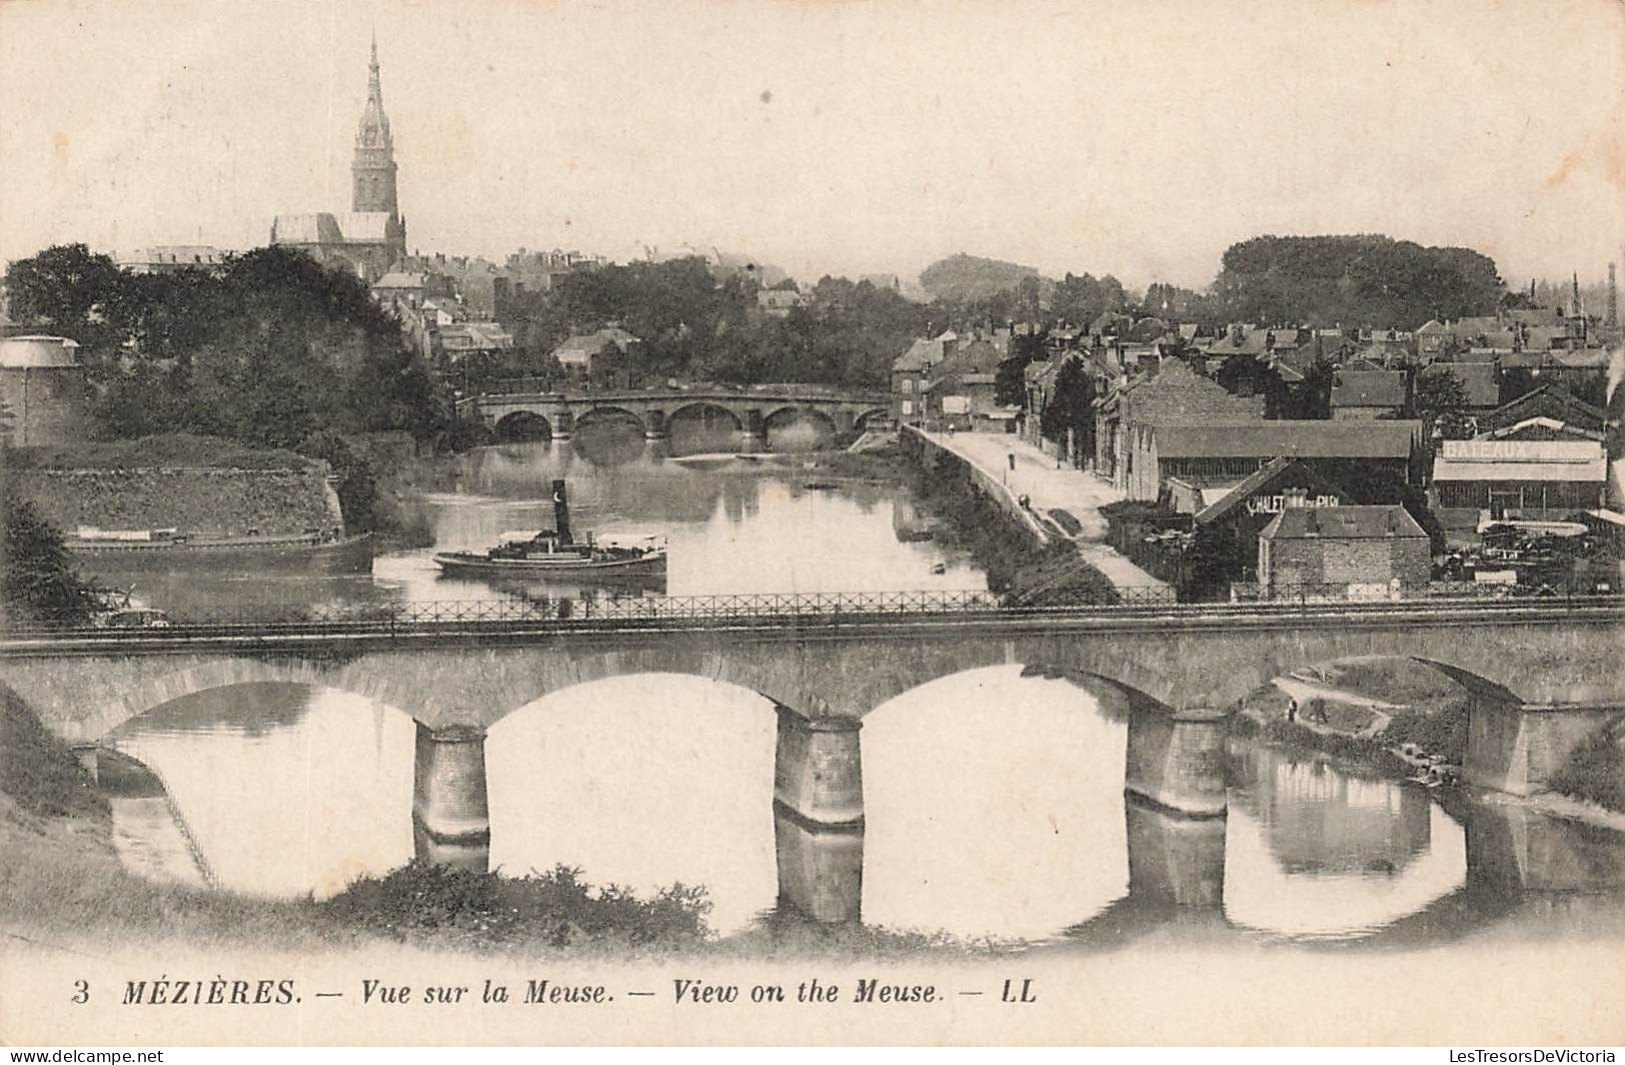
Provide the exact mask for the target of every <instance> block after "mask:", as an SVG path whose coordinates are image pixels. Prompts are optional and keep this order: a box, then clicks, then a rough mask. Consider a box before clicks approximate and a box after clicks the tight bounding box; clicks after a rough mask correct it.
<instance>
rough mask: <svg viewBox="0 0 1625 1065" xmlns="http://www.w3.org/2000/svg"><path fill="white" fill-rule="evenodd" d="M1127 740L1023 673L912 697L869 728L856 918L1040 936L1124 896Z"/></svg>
mask: <svg viewBox="0 0 1625 1065" xmlns="http://www.w3.org/2000/svg"><path fill="white" fill-rule="evenodd" d="M1126 742H1127V728H1126V726H1125V725H1124V724H1123V723H1121V722H1119V721H1113V720H1109V719H1107V718H1106V717H1104V716H1102V715H1100V714H1099V713H1097V712H1096V706H1095V702H1094V700H1093V698H1091V697H1090V696H1089V695H1088V694H1087V693H1085V692H1084V691H1082V690H1081V689H1079V688H1077V687H1075V686H1073V685H1072V684H1069V683H1067V682H1066V681H1063V680H1047V679H1044V678H1039V677H1022V676H1021V668H1020V667H1019V666H1009V667H1000V668H997V669H984V670H976V671H974V672H970V673H963V674H959V675H957V676H953V677H947V678H944V679H942V680H940V681H937V682H934V683H932V684H927V685H924V686H922V687H920V688H916V689H915V690H913V691H911V692H908V693H907V694H905V695H902V696H899V697H898V698H896V699H894V700H892V701H891V702H889V703H887V704H886V705H885V706H883V707H881V708H880V709H878V710H876V711H875V712H874V713H872V714H870V715H869V716H868V717H867V718H865V720H864V730H863V755H864V770H863V772H864V788H865V802H866V806H867V833H866V838H865V841H864V850H865V854H864V870H863V918H864V920H865V921H866V922H868V923H870V924H876V925H885V926H889V927H893V928H913V929H925V930H938V929H942V930H947V931H950V932H954V933H958V934H961V935H966V936H994V937H998V938H1013V939H1029V940H1042V939H1045V938H1048V937H1050V936H1053V935H1056V934H1058V933H1059V932H1061V931H1062V930H1063V929H1066V928H1067V927H1069V926H1071V925H1073V924H1076V923H1078V922H1081V921H1084V920H1087V919H1088V918H1089V917H1091V916H1092V915H1094V914H1096V913H1098V912H1100V911H1101V910H1103V909H1104V908H1105V907H1106V906H1107V905H1108V904H1110V903H1111V902H1112V901H1113V900H1114V899H1116V898H1118V897H1119V896H1121V895H1123V894H1124V893H1125V892H1126V891H1127V888H1128V853H1127V845H1126V838H1125V835H1124V829H1123V824H1124V822H1123V754H1124V748H1125V745H1126Z"/></svg>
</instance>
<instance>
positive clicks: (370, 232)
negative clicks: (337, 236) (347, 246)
mask: <svg viewBox="0 0 1625 1065" xmlns="http://www.w3.org/2000/svg"><path fill="white" fill-rule="evenodd" d="M389 217H390V216H389V212H388V211H349V212H347V213H345V214H342V215H339V216H338V226H339V231H340V232H341V233H342V234H343V237H342V238H341V239H343V240H347V241H363V242H365V243H369V244H372V243H377V244H382V243H383V242H384V241H386V240H388V239H389Z"/></svg>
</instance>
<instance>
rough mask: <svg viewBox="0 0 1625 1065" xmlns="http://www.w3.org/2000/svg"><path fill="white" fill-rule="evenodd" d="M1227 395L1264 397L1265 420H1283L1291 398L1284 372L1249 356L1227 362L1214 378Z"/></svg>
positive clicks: (1227, 360) (1233, 357) (1239, 356)
mask: <svg viewBox="0 0 1625 1065" xmlns="http://www.w3.org/2000/svg"><path fill="white" fill-rule="evenodd" d="M1214 380H1215V381H1217V382H1218V383H1219V385H1220V386H1222V387H1223V388H1224V389H1225V390H1226V391H1228V392H1230V393H1232V394H1234V395H1237V396H1263V397H1264V417H1266V418H1272V419H1273V418H1284V417H1286V416H1287V414H1286V412H1287V410H1288V408H1289V407H1290V406H1291V403H1292V396H1291V394H1290V393H1289V392H1288V390H1287V385H1286V382H1285V381H1283V380H1282V379H1281V371H1279V370H1277V369H1276V368H1275V367H1273V366H1271V365H1269V364H1268V363H1266V362H1264V361H1263V360H1262V359H1256V358H1253V357H1252V356H1250V355H1232V356H1230V357H1229V358H1227V359H1225V360H1224V363H1223V365H1221V366H1220V367H1219V372H1218V374H1217V375H1216V376H1215V378H1214Z"/></svg>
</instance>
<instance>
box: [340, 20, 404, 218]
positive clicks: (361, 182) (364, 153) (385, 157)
mask: <svg viewBox="0 0 1625 1065" xmlns="http://www.w3.org/2000/svg"><path fill="white" fill-rule="evenodd" d="M350 174H351V177H352V186H351V188H352V195H351V204H350V209H351V210H352V211H358V212H373V211H379V212H383V213H386V214H388V215H389V216H390V220H391V221H392V222H394V221H397V220H398V218H399V216H400V202H399V200H398V199H397V198H396V195H395V138H394V137H393V136H392V135H391V134H390V132H389V116H388V115H386V114H384V90H383V86H382V85H381V84H380V82H379V78H378V38H377V36H376V35H375V36H374V37H373V39H372V62H371V64H369V66H368V68H367V104H366V107H365V108H363V110H362V112H361V125H360V127H359V128H358V129H357V130H356V134H355V160H354V161H353V162H352V163H351V164H350Z"/></svg>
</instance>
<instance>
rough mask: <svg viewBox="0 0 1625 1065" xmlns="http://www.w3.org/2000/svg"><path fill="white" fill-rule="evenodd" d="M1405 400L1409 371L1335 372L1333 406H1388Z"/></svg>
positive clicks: (1392, 406) (1394, 407)
mask: <svg viewBox="0 0 1625 1065" xmlns="http://www.w3.org/2000/svg"><path fill="white" fill-rule="evenodd" d="M1404 404H1405V375H1404V374H1403V373H1401V372H1400V371H1398V370H1338V371H1337V372H1336V373H1335V374H1334V375H1333V376H1332V406H1333V407H1386V408H1393V409H1395V410H1397V409H1398V408H1400V407H1402V406H1404Z"/></svg>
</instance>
